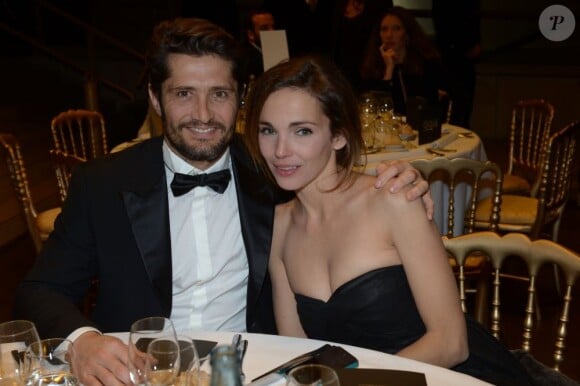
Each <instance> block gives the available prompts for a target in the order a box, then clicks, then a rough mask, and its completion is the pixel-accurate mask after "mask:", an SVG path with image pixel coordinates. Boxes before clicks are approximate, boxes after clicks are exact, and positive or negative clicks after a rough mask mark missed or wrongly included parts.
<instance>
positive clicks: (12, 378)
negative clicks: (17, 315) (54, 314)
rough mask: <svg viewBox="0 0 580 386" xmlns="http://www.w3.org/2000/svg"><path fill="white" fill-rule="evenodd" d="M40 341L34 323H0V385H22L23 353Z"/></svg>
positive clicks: (23, 378)
mask: <svg viewBox="0 0 580 386" xmlns="http://www.w3.org/2000/svg"><path fill="white" fill-rule="evenodd" d="M39 341H40V338H39V337H38V332H37V331H36V327H35V326H34V323H32V322H30V321H28V320H12V321H9V322H4V323H0V384H1V385H10V386H11V385H21V384H23V383H24V380H25V377H26V374H25V373H26V371H25V369H24V352H25V351H26V348H27V347H28V346H30V345H31V344H33V343H37V342H39Z"/></svg>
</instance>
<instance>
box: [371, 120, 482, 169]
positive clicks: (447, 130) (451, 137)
mask: <svg viewBox="0 0 580 386" xmlns="http://www.w3.org/2000/svg"><path fill="white" fill-rule="evenodd" d="M441 133H442V135H441V138H439V139H438V140H437V141H434V142H431V143H426V144H423V145H417V139H415V140H413V141H410V142H409V145H408V146H407V147H400V148H396V149H394V150H386V149H385V150H382V151H379V152H376V153H372V154H367V155H366V166H365V168H364V169H363V170H364V172H365V173H367V174H375V173H376V170H375V168H376V166H377V165H378V164H379V163H380V162H381V161H390V160H405V161H412V160H414V159H420V158H435V157H439V156H445V157H447V158H471V159H476V160H480V161H485V160H487V155H486V154H485V149H484V147H483V143H482V141H481V138H479V136H478V135H477V134H476V133H474V132H473V131H469V130H467V129H465V128H463V127H460V126H454V125H450V124H448V123H444V124H443V125H441ZM441 149H444V150H441ZM429 150H432V151H435V152H439V153H440V154H434V153H431V152H429Z"/></svg>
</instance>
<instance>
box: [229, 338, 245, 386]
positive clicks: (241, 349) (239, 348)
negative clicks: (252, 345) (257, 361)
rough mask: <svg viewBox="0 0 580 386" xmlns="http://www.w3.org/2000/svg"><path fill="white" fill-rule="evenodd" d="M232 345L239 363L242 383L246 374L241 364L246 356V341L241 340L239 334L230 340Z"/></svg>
mask: <svg viewBox="0 0 580 386" xmlns="http://www.w3.org/2000/svg"><path fill="white" fill-rule="evenodd" d="M232 345H233V346H234V348H235V350H236V352H237V353H238V360H239V362H240V376H241V377H242V383H244V380H245V379H246V374H244V370H243V363H244V357H245V355H246V350H247V349H248V341H247V340H246V339H242V335H241V334H234V336H233V338H232Z"/></svg>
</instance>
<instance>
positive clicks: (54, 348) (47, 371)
mask: <svg viewBox="0 0 580 386" xmlns="http://www.w3.org/2000/svg"><path fill="white" fill-rule="evenodd" d="M73 356H74V347H73V343H72V342H71V341H70V340H68V339H62V338H50V339H43V340H41V341H39V342H34V343H32V344H31V345H30V346H28V348H27V349H26V353H25V367H26V373H27V375H28V378H27V382H26V385H27V386H45V385H62V386H77V385H78V384H79V382H78V380H77V378H76V377H75V376H74V375H73V373H72V370H71V364H70V362H71V358H72V357H73Z"/></svg>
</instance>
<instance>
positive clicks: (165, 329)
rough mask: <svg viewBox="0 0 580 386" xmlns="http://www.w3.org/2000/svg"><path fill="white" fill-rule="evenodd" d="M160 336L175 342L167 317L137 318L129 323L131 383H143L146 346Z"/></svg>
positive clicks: (171, 326)
mask: <svg viewBox="0 0 580 386" xmlns="http://www.w3.org/2000/svg"><path fill="white" fill-rule="evenodd" d="M162 337H165V338H168V339H172V340H173V341H174V342H177V336H176V334H175V328H174V327H173V322H171V320H169V319H167V318H164V317H161V316H153V317H148V318H143V319H139V320H137V321H136V322H134V323H133V324H132V325H131V330H130V332H129V361H128V367H129V376H130V377H131V382H133V384H135V385H142V384H144V383H145V369H146V361H147V348H148V346H149V344H150V343H151V342H152V341H153V340H154V339H157V338H162ZM176 344H177V343H176Z"/></svg>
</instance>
